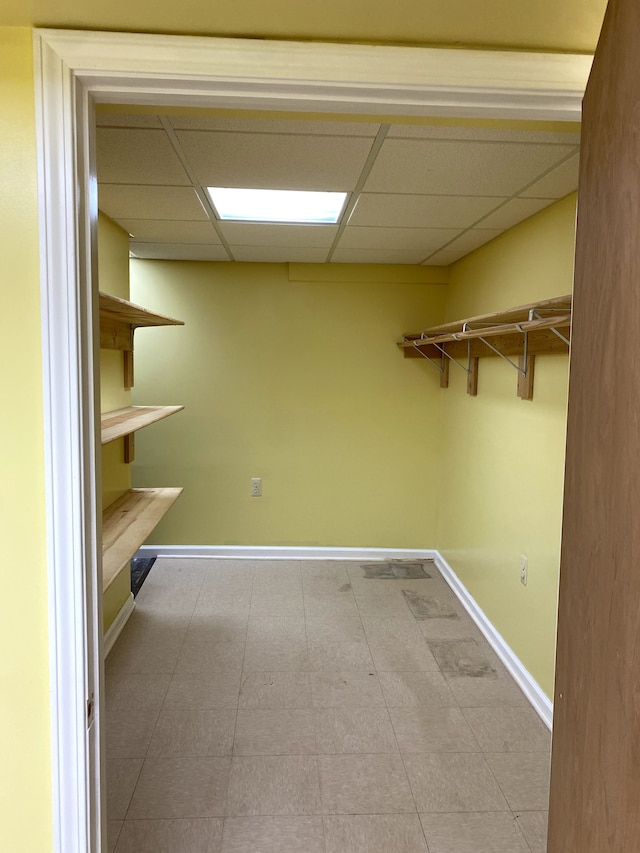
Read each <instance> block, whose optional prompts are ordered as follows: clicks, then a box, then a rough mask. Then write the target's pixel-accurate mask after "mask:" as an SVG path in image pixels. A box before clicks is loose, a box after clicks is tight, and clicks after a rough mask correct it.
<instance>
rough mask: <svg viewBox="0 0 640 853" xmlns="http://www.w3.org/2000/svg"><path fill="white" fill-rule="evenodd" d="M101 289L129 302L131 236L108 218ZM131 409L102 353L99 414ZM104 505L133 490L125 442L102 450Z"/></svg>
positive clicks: (109, 354)
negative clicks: (128, 407) (125, 456)
mask: <svg viewBox="0 0 640 853" xmlns="http://www.w3.org/2000/svg"><path fill="white" fill-rule="evenodd" d="M98 286H99V288H100V290H102V291H103V292H104V293H109V294H111V296H118V297H119V298H120V299H128V298H129V235H128V234H127V232H126V231H123V229H122V228H120V226H119V225H116V223H115V222H113V221H112V220H111V219H109V217H108V216H105V215H104V214H103V213H100V215H99V217H98ZM130 405H131V391H128V390H126V389H125V388H124V385H123V361H122V353H121V352H120V351H117V350H104V349H102V350H100V410H101V411H102V412H108V411H111V410H112V409H120V408H122V407H123V406H130ZM101 467H102V505H103V507H108V506H109V505H110V504H112V503H113V502H114V501H115V500H117V499H118V498H119V497H120V495H122V494H124V492H126V491H127V489H130V488H131V468H130V466H129V465H126V464H125V462H124V439H122V438H120V439H117V440H116V441H111V442H109V444H105V445H104V446H103V447H102V466H101ZM130 591H131V590H130V575H129V565H128V564H127V565H126V566H125V567H124V569H123V570H122V571H121V572H120V574H119V575H118V577H117V578H116V579H115V580H114V581H113V582H112V583H111V585H110V586H109V588H108V589H107V591H106V592H105V596H104V600H103V616H104V629H105V631H106V630H107V629H108V628H109V626H110V625H111V623H112V622H113V620H114V619H115V617H116V616H117V615H118V611H119V610H120V608H121V607H122V605H123V604H124V603H125V601H126V600H127V599H128V597H129V593H130Z"/></svg>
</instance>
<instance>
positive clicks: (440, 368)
mask: <svg viewBox="0 0 640 853" xmlns="http://www.w3.org/2000/svg"><path fill="white" fill-rule="evenodd" d="M420 344H422V345H423V346H424V344H425V341H424V340H420V339H418V340H415V341H414V342H413V346H414V348H415V350H416V352H419V353H420V355H421V356H422V357H423V358H426V359H427V361H428V362H429V364H432V365H433V366H434V367H435V369H436V370H438V371H439V372H440V373H441V374H444V372H445V363H446V362H445V360H444V357H443V356H441V361H440V364H438V362H437V361H435V360H434V359H433V358H431V356H428V355H427V354H426V353H425V352H422V350H420V349H418V346H419V345H420ZM434 346H435V344H434ZM438 349H440V347H438ZM447 366H448V365H447ZM442 378H443V377H442V376H441V377H440V384H441V385H442ZM448 380H449V377H448V375H447V385H448V384H449V381H448ZM443 387H445V388H446V387H447V386H446V385H445V386H443Z"/></svg>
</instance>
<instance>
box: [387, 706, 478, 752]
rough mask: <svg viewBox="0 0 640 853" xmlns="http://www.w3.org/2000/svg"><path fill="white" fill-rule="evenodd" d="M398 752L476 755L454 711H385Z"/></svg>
mask: <svg viewBox="0 0 640 853" xmlns="http://www.w3.org/2000/svg"><path fill="white" fill-rule="evenodd" d="M389 713H390V714H391V721H392V723H393V729H394V731H395V733H396V738H397V739H398V746H399V747H400V752H478V751H479V747H478V744H477V742H476V739H475V738H474V736H473V734H472V732H471V729H470V728H469V726H468V725H467V721H466V720H465V718H464V716H463V714H462V711H460V710H459V709H458V708H392V709H391V710H390V712H389Z"/></svg>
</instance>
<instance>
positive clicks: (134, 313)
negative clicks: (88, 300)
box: [99, 292, 184, 327]
mask: <svg viewBox="0 0 640 853" xmlns="http://www.w3.org/2000/svg"><path fill="white" fill-rule="evenodd" d="M99 305H100V319H101V320H106V321H110V322H116V323H124V324H127V325H130V326H136V327H137V326H184V322H183V321H182V320H175V319H174V318H173V317H166V316H165V315H164V314H155V313H154V312H153V311H148V310H147V309H146V308H143V307H142V306H141V305H134V303H133V302H127V300H126V299H119V298H118V297H117V296H110V295H109V294H108V293H102V292H101V293H100V300H99Z"/></svg>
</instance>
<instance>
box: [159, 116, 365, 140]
mask: <svg viewBox="0 0 640 853" xmlns="http://www.w3.org/2000/svg"><path fill="white" fill-rule="evenodd" d="M168 119H169V121H170V122H171V125H172V127H173V128H174V130H217V131H223V132H227V133H229V132H231V133H282V134H295V135H298V136H300V135H307V136H309V135H311V134H313V135H317V136H375V135H376V133H377V132H378V130H379V129H380V125H379V124H374V123H372V122H360V121H290V120H285V119H283V120H279V119H276V120H272V119H255V118H222V117H215V116H168Z"/></svg>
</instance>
